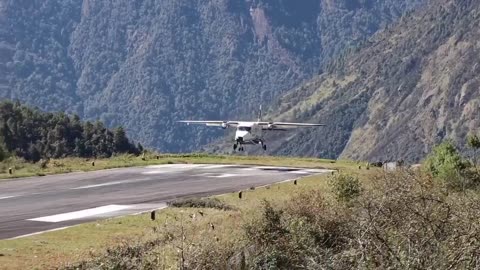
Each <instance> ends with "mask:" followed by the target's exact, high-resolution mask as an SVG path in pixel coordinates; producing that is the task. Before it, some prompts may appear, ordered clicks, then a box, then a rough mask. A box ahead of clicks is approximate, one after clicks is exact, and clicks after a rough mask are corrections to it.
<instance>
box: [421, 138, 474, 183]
mask: <svg viewBox="0 0 480 270" xmlns="http://www.w3.org/2000/svg"><path fill="white" fill-rule="evenodd" d="M425 168H426V169H427V171H428V173H430V174H431V175H432V176H433V178H434V179H436V180H439V181H441V182H442V183H443V184H444V185H445V186H446V187H447V188H451V189H461V188H465V187H469V186H471V183H467V182H469V181H468V179H469V177H467V170H466V169H467V168H468V162H466V161H465V160H464V159H463V158H462V157H461V156H460V154H459V153H458V151H457V149H456V148H455V146H454V145H453V143H452V142H451V141H445V142H443V143H441V144H439V145H438V146H436V147H435V148H433V150H432V152H431V153H430V155H429V156H428V157H427V159H426V161H425Z"/></svg>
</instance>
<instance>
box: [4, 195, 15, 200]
mask: <svg viewBox="0 0 480 270" xmlns="http://www.w3.org/2000/svg"><path fill="white" fill-rule="evenodd" d="M15 197H18V196H5V197H0V200H5V199H10V198H15Z"/></svg>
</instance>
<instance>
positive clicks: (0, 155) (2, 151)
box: [0, 140, 9, 161]
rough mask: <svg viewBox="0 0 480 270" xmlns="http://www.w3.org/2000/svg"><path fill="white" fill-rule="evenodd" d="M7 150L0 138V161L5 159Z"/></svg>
mask: <svg viewBox="0 0 480 270" xmlns="http://www.w3.org/2000/svg"><path fill="white" fill-rule="evenodd" d="M8 156H9V155H8V152H7V148H6V147H5V145H4V144H3V143H2V141H1V140H0V161H4V160H5V159H7V158H8Z"/></svg>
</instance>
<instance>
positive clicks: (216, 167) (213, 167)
mask: <svg viewBox="0 0 480 270" xmlns="http://www.w3.org/2000/svg"><path fill="white" fill-rule="evenodd" d="M228 166H229V165H203V166H202V169H219V168H225V167H228Z"/></svg>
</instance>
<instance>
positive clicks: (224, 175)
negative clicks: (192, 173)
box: [209, 173, 242, 178]
mask: <svg viewBox="0 0 480 270" xmlns="http://www.w3.org/2000/svg"><path fill="white" fill-rule="evenodd" d="M235 176H242V175H241V174H231V173H224V174H220V175H212V176H209V177H215V178H227V177H235Z"/></svg>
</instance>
